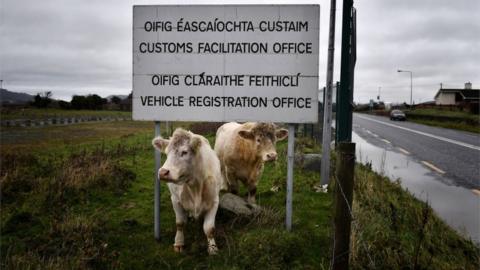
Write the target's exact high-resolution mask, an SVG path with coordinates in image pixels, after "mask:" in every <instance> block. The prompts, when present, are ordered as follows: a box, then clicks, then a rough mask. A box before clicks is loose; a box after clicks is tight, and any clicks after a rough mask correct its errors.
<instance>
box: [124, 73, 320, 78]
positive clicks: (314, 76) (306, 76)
mask: <svg viewBox="0 0 480 270" xmlns="http://www.w3.org/2000/svg"><path fill="white" fill-rule="evenodd" d="M133 75H134V76H153V75H165V76H173V75H177V76H191V75H197V76H200V74H198V73H191V74H177V73H173V74H165V73H155V74H150V73H149V74H138V73H137V74H135V73H134V74H133ZM204 75H207V76H293V77H297V75H296V74H295V75H292V74H285V75H270V74H204ZM298 77H299V78H319V76H318V75H317V76H316V75H300V76H298Z"/></svg>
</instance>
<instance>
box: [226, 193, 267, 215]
mask: <svg viewBox="0 0 480 270" xmlns="http://www.w3.org/2000/svg"><path fill="white" fill-rule="evenodd" d="M219 207H220V209H223V210H227V211H228V212H231V213H234V214H235V215H243V216H250V215H253V214H256V213H259V212H260V211H261V207H260V206H258V205H256V204H249V203H248V202H247V201H246V200H245V199H243V198H241V197H239V196H237V195H234V194H232V193H224V194H222V195H220V205H219Z"/></svg>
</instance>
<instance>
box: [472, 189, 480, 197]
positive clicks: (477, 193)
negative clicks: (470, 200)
mask: <svg viewBox="0 0 480 270" xmlns="http://www.w3.org/2000/svg"><path fill="white" fill-rule="evenodd" d="M472 192H473V193H475V194H476V195H478V196H480V190H478V189H472Z"/></svg>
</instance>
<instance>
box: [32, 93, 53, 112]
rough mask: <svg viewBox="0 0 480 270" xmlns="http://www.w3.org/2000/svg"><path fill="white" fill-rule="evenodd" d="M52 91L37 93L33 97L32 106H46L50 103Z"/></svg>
mask: <svg viewBox="0 0 480 270" xmlns="http://www.w3.org/2000/svg"><path fill="white" fill-rule="evenodd" d="M51 97H52V91H46V92H43V93H37V94H36V95H35V97H34V98H33V102H32V103H31V104H32V106H35V107H37V108H47V107H48V105H49V104H50V103H52V98H51Z"/></svg>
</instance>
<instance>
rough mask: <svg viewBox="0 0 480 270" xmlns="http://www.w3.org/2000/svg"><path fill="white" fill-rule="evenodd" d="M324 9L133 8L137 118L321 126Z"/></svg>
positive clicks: (254, 6)
mask: <svg viewBox="0 0 480 270" xmlns="http://www.w3.org/2000/svg"><path fill="white" fill-rule="evenodd" d="M319 12H320V7H319V5H193V6H163V5H162V6H134V7H133V119H135V120H154V121H212V122H227V121H264V122H267V121H268V122H285V123H308V122H316V121H317V106H318V51H319V49H318V42H319Z"/></svg>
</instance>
